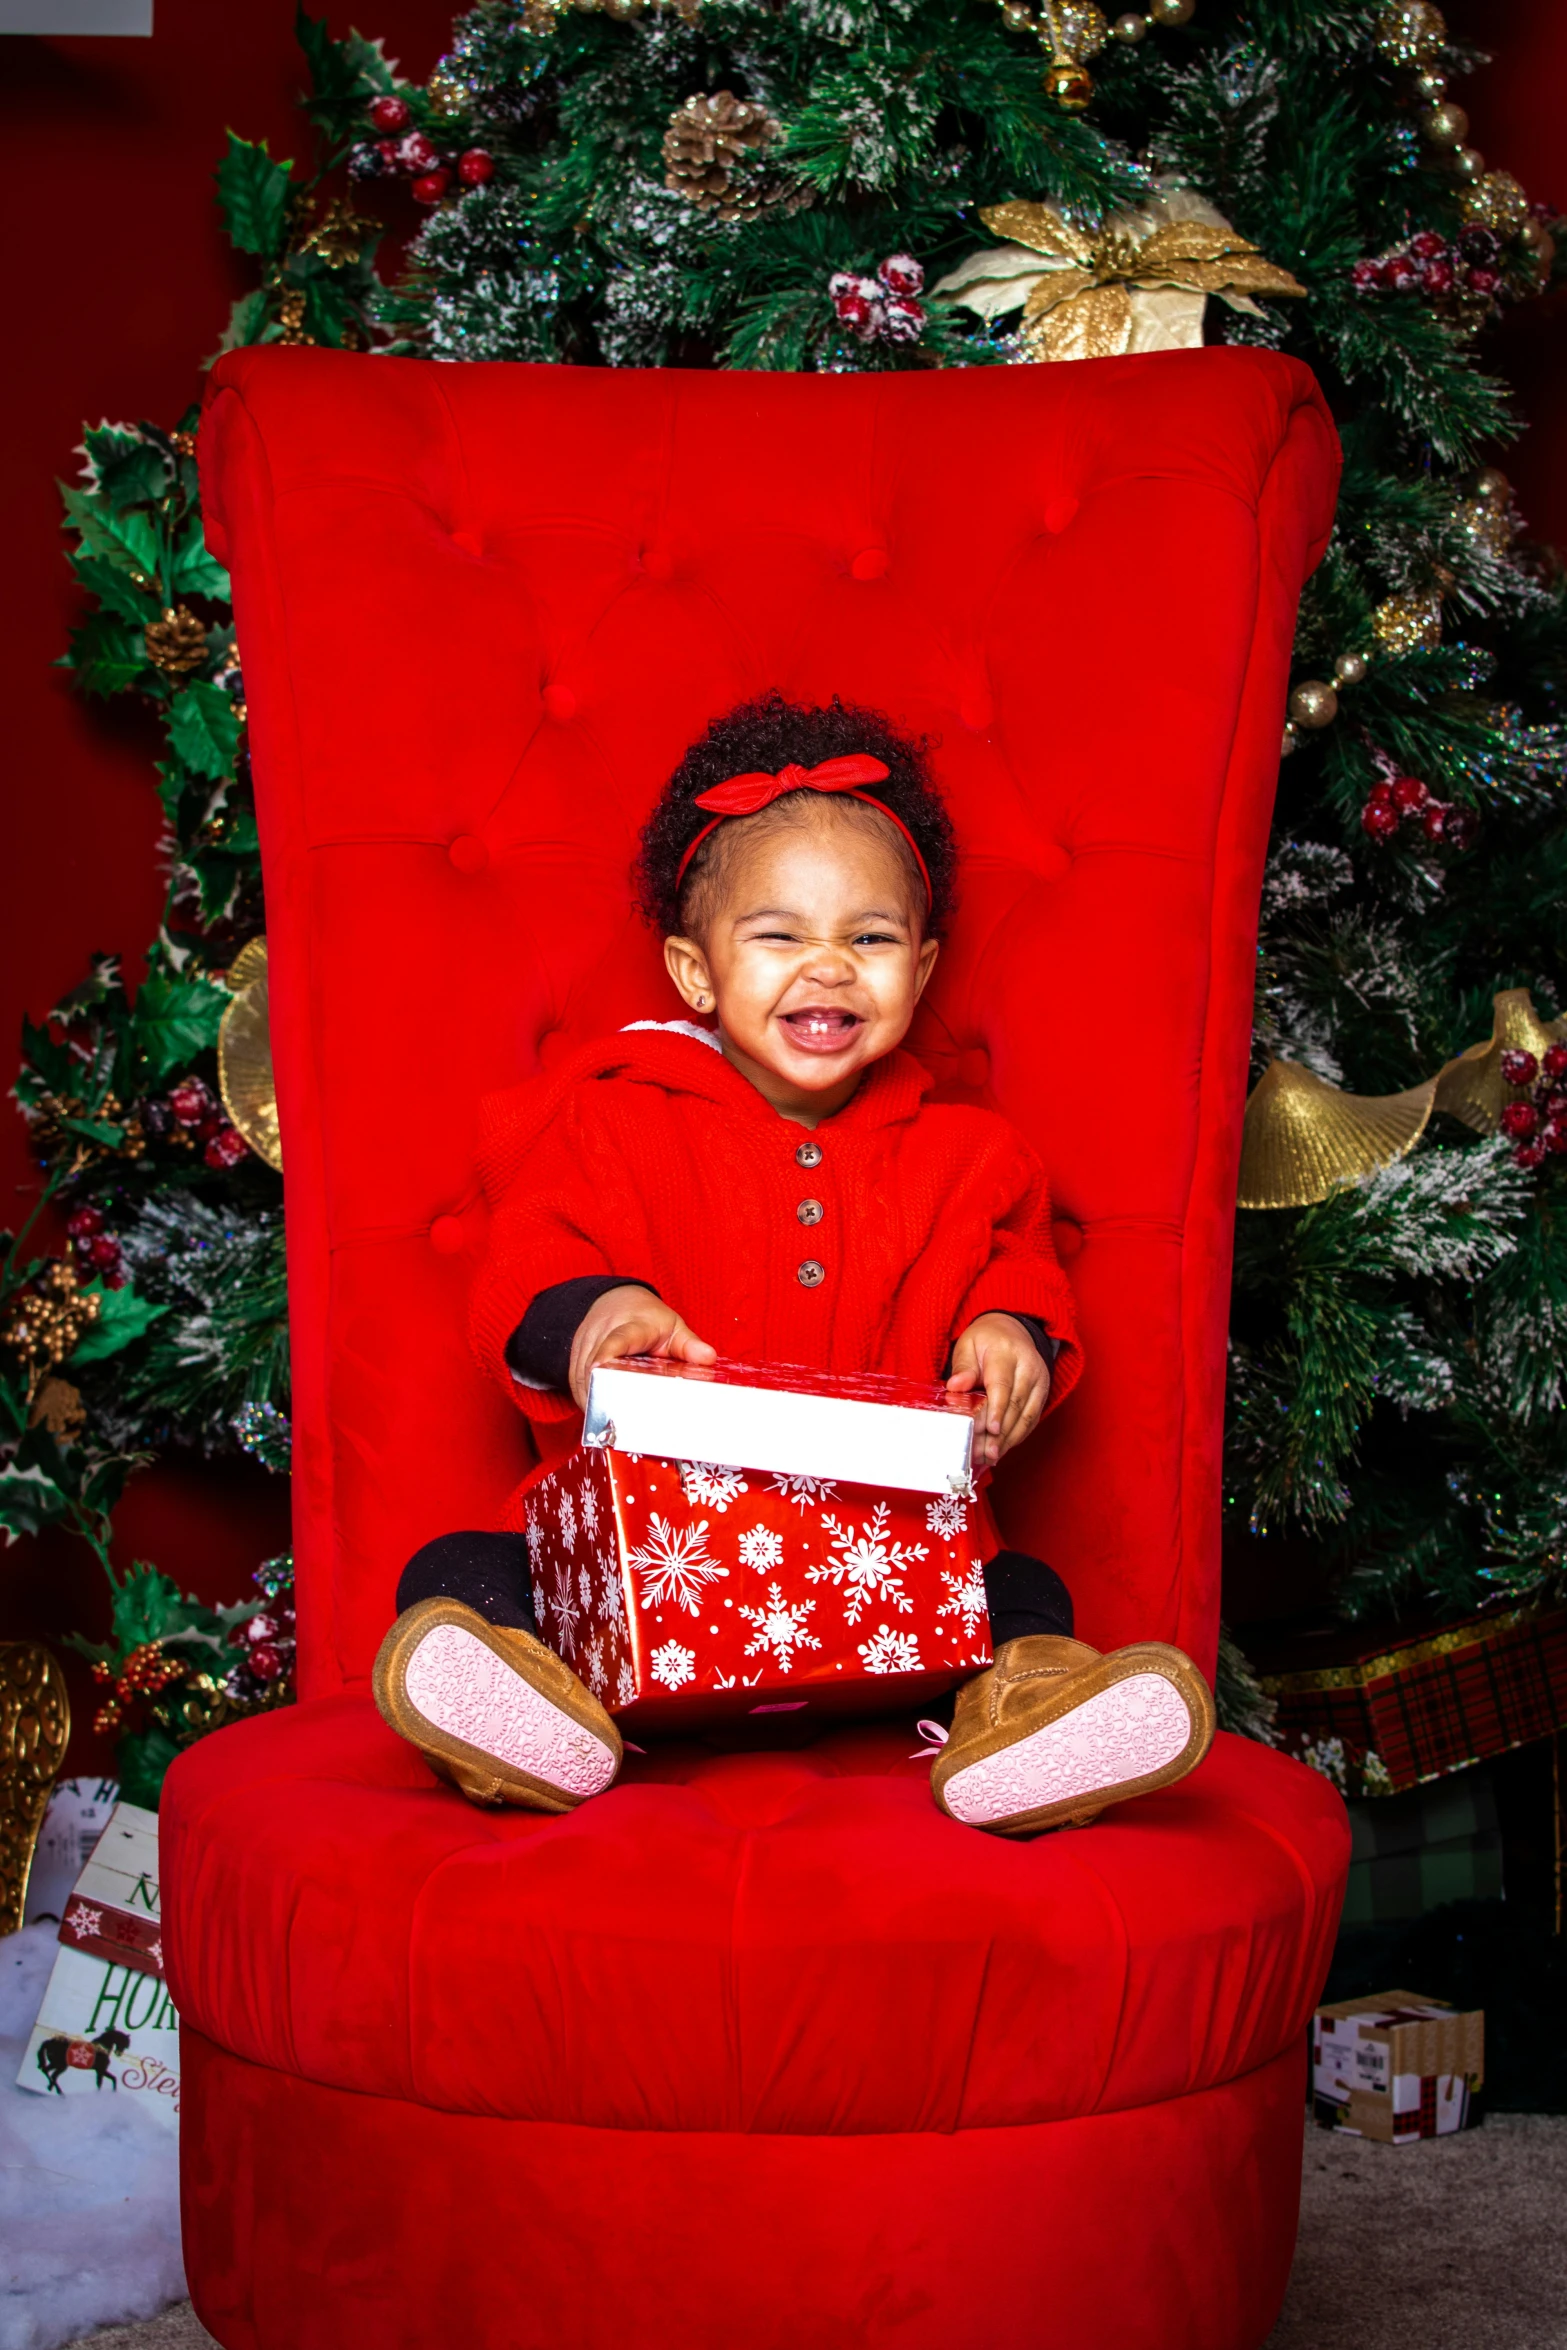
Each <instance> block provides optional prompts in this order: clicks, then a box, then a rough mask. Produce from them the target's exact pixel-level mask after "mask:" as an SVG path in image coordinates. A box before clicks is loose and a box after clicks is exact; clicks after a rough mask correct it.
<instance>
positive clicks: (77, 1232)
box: [65, 1208, 127, 1289]
mask: <svg viewBox="0 0 1567 2350" xmlns="http://www.w3.org/2000/svg"><path fill="white" fill-rule="evenodd" d="M65 1229H66V1231H67V1232H68V1233H69V1234H70V1239H71V1253H72V1255H73V1256H74V1257H75V1259H76V1262H77V1265H78V1267H79V1268H80V1271H81V1275H82V1278H83V1280H84V1281H101V1282H102V1283H103V1286H104V1288H105V1289H123V1288H124V1287H125V1283H126V1279H127V1275H126V1271H125V1252H124V1250H123V1249H122V1248H121V1246H120V1244H119V1242H118V1241H117V1240H116V1239H115V1237H114V1234H113V1233H112V1232H106V1231H105V1230H104V1222H103V1210H102V1209H101V1208H76V1209H73V1211H72V1213H71V1214H70V1215H69V1216H67V1218H66V1220H65Z"/></svg>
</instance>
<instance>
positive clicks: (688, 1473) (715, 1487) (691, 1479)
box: [680, 1461, 751, 1514]
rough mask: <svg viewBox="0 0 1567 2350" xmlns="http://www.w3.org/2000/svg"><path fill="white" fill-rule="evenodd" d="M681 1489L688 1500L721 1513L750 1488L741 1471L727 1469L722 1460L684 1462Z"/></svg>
mask: <svg viewBox="0 0 1567 2350" xmlns="http://www.w3.org/2000/svg"><path fill="white" fill-rule="evenodd" d="M680 1490H681V1492H682V1493H683V1494H684V1495H685V1497H686V1499H687V1501H690V1502H700V1503H701V1504H702V1505H703V1507H704V1508H706V1509H710V1510H717V1511H718V1512H719V1513H720V1514H722V1513H723V1511H725V1510H726V1509H727V1508H728V1507H729V1504H730V1503H731V1502H732V1501H733V1500H735V1499H736V1497H737V1496H738V1495H739V1494H742V1493H749V1491H750V1490H751V1489H750V1487H749V1486H748V1485H747V1483H746V1481H745V1475H744V1472H743V1471H742V1470H740V1469H727V1468H725V1466H724V1464H723V1462H722V1461H682V1462H681V1463H680Z"/></svg>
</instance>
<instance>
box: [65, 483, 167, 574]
mask: <svg viewBox="0 0 1567 2350" xmlns="http://www.w3.org/2000/svg"><path fill="white" fill-rule="evenodd" d="M59 488H60V500H61V503H62V504H63V506H64V508H65V511H66V513H67V514H68V515H69V516H70V518H71V520H72V522H74V523H75V525H76V527H77V529H78V530H79V531H80V532H81V534H82V537H83V538H84V539H85V540H86V542H87V544H88V546H89V547H90V548H91V549H92V551H93V553H94V554H95V555H102V556H103V557H104V559H105V561H106V562H109V563H112V564H113V565H114V567H115V569H116V570H117V571H130V572H137V571H139V572H141V573H142V575H143V576H144V577H145V578H147V579H149V580H154V581H155V580H156V579H157V576H158V567H159V557H160V555H161V552H162V549H161V547H160V544H159V540H158V528H157V524H156V523H155V522H154V521H153V519H152V516H151V515H150V514H149V513H148V512H147V509H146V508H145V506H133V507H132V508H131V510H130V512H129V513H127V514H116V513H115V512H114V511H113V510H112V508H111V507H110V506H109V505H108V504H107V503H106V502H104V501H102V500H100V499H97V498H93V497H90V496H89V495H88V494H87V492H86V491H85V490H73V489H72V488H71V486H70V484H69V482H63V481H62V482H61V483H60V485H59Z"/></svg>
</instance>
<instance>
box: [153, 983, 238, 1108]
mask: <svg viewBox="0 0 1567 2350" xmlns="http://www.w3.org/2000/svg"><path fill="white" fill-rule="evenodd" d="M232 1000H233V999H232V997H231V996H230V995H229V994H228V992H227V990H226V989H224V988H221V987H214V986H213V985H212V983H211V981H210V980H206V979H164V978H153V979H147V980H144V981H143V983H142V987H141V992H140V994H139V995H138V996H137V998H136V1042H137V1045H138V1047H139V1048H140V1050H141V1054H142V1058H143V1059H144V1061H145V1062H146V1065H147V1082H148V1084H149V1085H157V1084H160V1083H161V1082H162V1080H163V1079H164V1078H165V1077H168V1076H170V1075H172V1073H173V1072H174V1070H176V1069H188V1068H189V1066H190V1064H191V1062H192V1061H194V1060H195V1059H196V1057H197V1056H198V1054H200V1053H204V1052H208V1051H210V1049H211V1048H212V1046H213V1045H215V1044H216V1043H217V1041H218V1026H219V1023H220V1022H221V1020H222V1018H223V1015H224V1013H225V1012H226V1011H227V1010H228V1008H229V1005H230V1003H231V1002H232Z"/></svg>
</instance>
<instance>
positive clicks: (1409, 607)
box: [1371, 589, 1442, 653]
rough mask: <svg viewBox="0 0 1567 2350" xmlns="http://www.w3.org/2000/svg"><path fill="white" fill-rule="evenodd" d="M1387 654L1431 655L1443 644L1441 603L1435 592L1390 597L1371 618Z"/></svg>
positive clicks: (1409, 593) (1376, 634) (1431, 590)
mask: <svg viewBox="0 0 1567 2350" xmlns="http://www.w3.org/2000/svg"><path fill="white" fill-rule="evenodd" d="M1371 633H1372V635H1373V636H1374V637H1375V638H1376V640H1377V643H1378V644H1379V645H1380V646H1381V647H1382V650H1383V652H1384V653H1429V652H1433V651H1434V650H1435V648H1436V647H1437V646H1438V645H1439V644H1440V643H1441V641H1442V599H1441V597H1440V596H1439V595H1438V594H1437V593H1436V592H1435V590H1434V589H1425V590H1419V589H1409V590H1406V591H1405V592H1404V593H1403V594H1401V595H1397V596H1388V597H1387V598H1386V599H1385V600H1384V601H1383V602H1382V603H1380V604H1379V605H1378V606H1377V608H1376V610H1375V612H1373V613H1372V615H1371Z"/></svg>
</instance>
